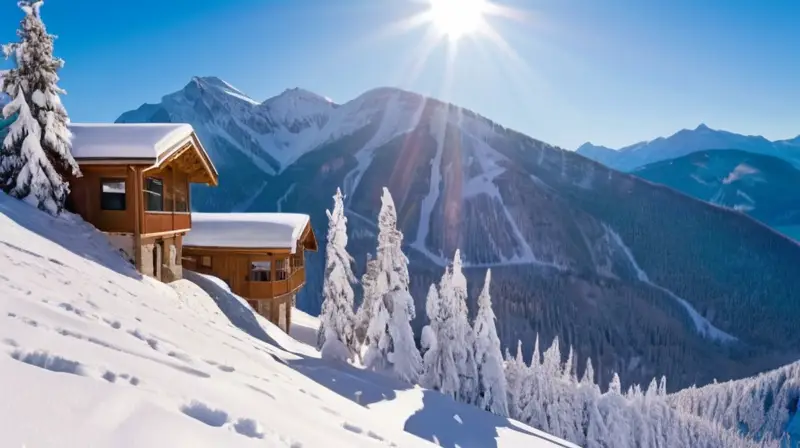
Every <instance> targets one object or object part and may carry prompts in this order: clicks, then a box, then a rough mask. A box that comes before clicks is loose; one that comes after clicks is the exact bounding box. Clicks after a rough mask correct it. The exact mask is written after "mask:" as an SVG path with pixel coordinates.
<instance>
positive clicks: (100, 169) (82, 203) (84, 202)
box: [67, 165, 136, 233]
mask: <svg viewBox="0 0 800 448" xmlns="http://www.w3.org/2000/svg"><path fill="white" fill-rule="evenodd" d="M81 171H82V172H83V177H79V178H72V179H70V190H71V192H70V195H69V198H68V200H67V208H68V209H69V210H71V211H73V212H75V213H77V214H78V215H80V216H81V217H83V219H84V220H86V221H87V222H89V223H91V224H92V225H94V226H95V227H97V228H98V229H100V230H102V231H104V232H115V233H134V232H135V230H136V229H135V223H136V208H135V204H134V194H135V192H136V171H135V170H134V169H132V168H129V166H119V165H117V166H114V165H110V166H101V165H91V166H82V167H81ZM105 179H108V180H113V179H119V180H124V181H125V206H126V208H125V210H120V211H115V210H102V208H101V206H100V198H101V194H102V181H103V180H105Z"/></svg>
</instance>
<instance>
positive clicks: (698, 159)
mask: <svg viewBox="0 0 800 448" xmlns="http://www.w3.org/2000/svg"><path fill="white" fill-rule="evenodd" d="M631 173H632V174H635V175H636V176H639V177H641V178H643V179H647V180H649V181H651V182H656V183H659V184H663V185H667V186H668V187H670V188H674V189H675V190H678V191H680V192H682V193H685V194H688V195H690V196H693V197H696V198H699V199H702V200H704V201H707V202H710V203H712V204H716V205H720V206H722V207H728V208H732V209H734V210H737V211H740V212H742V213H746V214H748V215H750V216H752V217H753V218H755V219H758V220H759V221H761V222H763V223H765V224H767V225H769V226H771V227H774V228H784V227H790V226H800V188H799V187H800V169H797V168H796V167H794V166H793V165H792V164H790V163H788V162H786V161H784V160H782V159H778V158H776V157H772V156H764V155H760V154H754V153H750V152H745V151H737V150H720V151H700V152H696V153H692V154H689V155H688V156H684V157H679V158H677V159H672V160H666V161H663V162H657V163H653V164H650V165H646V166H644V167H641V168H638V169H636V170H634V171H632V172H631Z"/></svg>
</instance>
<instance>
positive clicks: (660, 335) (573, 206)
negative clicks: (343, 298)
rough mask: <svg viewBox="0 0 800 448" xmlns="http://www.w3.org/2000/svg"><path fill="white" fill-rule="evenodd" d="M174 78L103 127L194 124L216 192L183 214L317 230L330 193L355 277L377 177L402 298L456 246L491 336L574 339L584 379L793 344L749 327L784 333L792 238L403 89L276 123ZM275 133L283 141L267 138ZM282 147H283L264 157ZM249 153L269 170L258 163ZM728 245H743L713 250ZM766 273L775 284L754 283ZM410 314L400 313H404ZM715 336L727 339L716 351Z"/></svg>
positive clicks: (773, 359)
mask: <svg viewBox="0 0 800 448" xmlns="http://www.w3.org/2000/svg"><path fill="white" fill-rule="evenodd" d="M191 84H192V83H190V85H187V88H188V89H184V90H183V91H179V92H176V93H175V94H171V95H173V96H170V95H167V96H165V98H166V100H165V101H163V102H162V103H160V104H158V105H148V106H147V107H144V106H143V107H144V108H145V109H146V110H145V111H144V112H146V113H143V112H142V111H141V110H142V108H140V109H139V110H137V111H132V112H128V113H125V114H123V115H122V116H121V117H120V119H119V120H118V121H121V122H127V121H135V120H143V121H154V120H155V121H159V120H166V121H181V122H189V123H191V124H192V125H193V126H194V127H195V129H196V130H197V132H198V135H200V137H201V140H202V141H203V142H204V145H205V146H206V148H207V149H208V150H209V152H210V154H211V156H212V159H213V160H214V161H215V164H216V165H217V167H218V169H219V170H220V180H221V182H220V186H219V187H218V188H216V189H211V188H193V191H192V206H193V208H194V209H196V210H198V211H216V212H225V211H231V210H237V211H254V212H255V211H276V210H281V211H285V212H305V213H309V214H310V215H311V218H312V224H313V225H314V228H315V232H316V233H317V234H318V235H320V236H321V238H322V239H324V229H325V223H326V221H325V219H326V218H325V216H324V213H323V212H321V210H323V211H324V210H325V208H327V207H329V205H330V204H329V202H330V196H331V195H332V194H333V192H334V191H335V189H336V188H337V187H342V188H343V191H344V192H345V193H346V195H347V199H346V206H347V213H348V216H349V217H350V218H351V219H350V224H351V225H350V228H349V233H350V240H349V245H348V249H349V250H350V251H351V253H352V254H353V255H354V256H355V258H356V261H357V263H356V270H357V271H362V272H363V262H364V260H365V257H366V254H367V253H368V252H369V251H372V250H374V247H375V237H376V235H375V226H374V220H375V217H376V216H377V210H378V207H379V202H378V199H379V197H380V195H379V191H380V190H381V188H382V187H384V186H386V187H389V188H390V190H391V192H392V194H393V196H394V197H395V202H396V205H397V212H398V225H399V226H400V227H401V229H402V231H403V233H404V235H405V243H406V246H407V248H408V255H409V258H411V259H412V264H411V270H412V293H413V295H414V297H415V298H416V300H417V305H418V309H424V304H423V303H422V302H421V301H422V300H424V297H425V292H426V291H427V289H428V286H429V285H430V283H431V282H434V281H438V279H439V278H440V277H441V272H442V269H443V267H442V266H443V265H444V264H446V262H447V260H448V259H449V258H450V257H451V256H452V253H453V252H454V251H455V249H457V248H459V249H461V251H462V255H463V257H464V259H465V261H466V264H467V265H469V266H471V268H469V269H468V270H467V272H468V278H469V279H470V284H471V286H470V287H472V285H475V284H480V281H481V279H482V274H483V272H482V271H483V270H484V269H485V268H487V267H492V269H493V279H494V280H495V281H494V284H495V285H496V288H498V290H499V291H500V292H501V294H499V295H498V303H499V305H498V307H499V311H498V319H499V321H500V322H501V325H500V328H499V331H500V333H501V340H502V342H503V344H504V345H505V346H513V345H515V344H516V340H517V339H523V340H526V341H531V340H533V338H534V337H535V334H537V333H539V334H541V335H542V337H543V339H544V341H547V340H552V338H553V337H555V336H558V337H559V338H560V339H561V340H562V341H565V342H567V343H569V344H572V345H574V346H575V347H576V350H578V352H579V353H580V356H579V358H578V363H579V365H581V366H582V365H583V364H582V363H585V361H586V358H587V357H589V356H591V357H592V359H593V361H595V363H596V366H597V367H598V382H600V383H606V384H607V383H608V381H609V380H610V377H609V376H608V375H610V372H612V371H613V370H614V369H616V370H618V371H623V372H625V373H626V374H625V375H624V377H625V378H626V380H627V381H638V382H648V381H649V380H650V378H652V376H654V375H661V374H667V375H668V376H670V377H671V379H672V380H673V381H674V382H673V383H672V384H673V385H674V387H680V386H683V385H689V384H692V383H698V384H705V383H708V382H710V381H711V380H712V379H713V378H720V379H728V378H738V377H741V376H746V375H749V374H752V373H755V372H758V371H760V370H763V369H765V368H770V367H775V366H778V365H780V363H782V362H785V361H786V359H787V357H789V356H795V354H794V353H795V352H794V349H793V348H792V347H793V346H792V345H791V343H792V341H793V340H794V339H792V338H789V340H787V339H782V338H777V337H776V336H775V333H776V332H775V331H761V330H759V329H758V328H768V327H769V326H767V325H765V326H763V327H756V328H753V326H752V325H751V324H752V322H751V319H752V316H753V315H761V316H762V317H760V319H761V320H763V321H765V322H766V321H770V322H771V325H772V327H773V330H780V329H783V328H784V327H785V328H787V331H788V328H789V327H790V326H791V318H792V317H793V316H794V317H797V318H800V307H798V306H797V305H795V304H794V302H793V301H791V300H790V299H789V296H790V294H789V290H787V289H786V288H791V287H792V285H793V284H794V283H795V282H798V281H800V280H798V279H800V270H799V269H792V266H797V264H796V262H797V261H798V260H800V248H798V247H797V246H796V245H794V244H791V243H790V242H788V241H785V239H784V238H782V237H781V236H780V235H777V234H774V233H773V232H772V231H770V230H769V229H765V228H763V226H762V225H761V224H759V223H757V222H755V221H753V220H750V219H749V218H747V217H745V216H742V215H740V214H737V213H734V212H731V211H728V210H725V209H721V208H719V207H713V206H710V205H707V204H704V203H702V202H700V201H696V200H694V199H691V198H688V197H686V196H685V195H682V194H680V193H677V192H675V191H673V190H671V189H668V188H666V187H660V186H657V185H654V184H652V183H650V182H647V181H644V180H641V179H638V178H636V177H634V176H631V175H627V174H623V173H619V172H616V171H613V170H609V169H608V168H606V167H604V166H602V165H601V164H598V163H596V162H593V161H590V160H588V159H586V158H584V157H582V156H579V155H576V154H575V153H573V152H570V151H565V150H562V149H560V148H557V147H555V146H552V145H549V144H546V143H544V142H541V141H539V140H536V139H533V138H531V137H529V136H526V135H524V134H521V133H519V132H516V131H513V130H511V129H508V128H505V127H503V126H502V125H499V124H497V123H495V122H493V121H491V120H489V119H487V118H485V117H482V116H480V115H478V114H476V113H474V112H472V111H469V110H466V109H462V108H459V107H457V106H454V105H452V104H448V103H444V102H441V101H439V100H436V99H432V98H426V97H423V96H420V95H418V94H414V93H413V92H405V91H402V90H399V89H394V88H379V89H373V90H370V91H368V92H366V93H364V94H362V95H359V96H358V97H357V98H355V99H353V100H351V101H348V102H345V103H343V104H341V105H339V107H336V108H332V109H330V110H326V111H325V113H324V114H322V116H324V117H326V119H327V121H325V122H324V123H321V122H313V121H312V122H304V123H306V124H307V126H306V127H303V128H302V129H296V130H294V132H293V130H291V129H287V127H286V126H283V125H281V124H280V123H278V124H276V123H275V121H274V120H273V119H272V117H271V116H270V115H269V114H266V115H264V114H261V113H254V112H253V111H254V110H256V111H258V110H260V109H259V105H260V104H261V103H259V105H253V104H252V103H250V102H249V101H246V100H243V99H240V98H236V97H233V96H231V95H228V94H225V93H224V92H219V91H217V90H212V89H208V88H206V89H203V88H200V86H192V85H191ZM194 84H197V83H196V82H195V83H194ZM317 110H318V109H314V111H317ZM212 111H213V112H212ZM281 138H284V140H285V141H286V142H287V143H288V145H286V146H275V145H274V142H275V141H276V140H280V139H281ZM287 148H289V152H290V153H291V154H288V155H287V154H281V153H280V151H281V150H285V149H287ZM251 159H259V160H261V161H262V162H264V163H269V161H270V160H272V161H273V162H274V164H270V165H269V166H270V167H271V169H268V170H265V169H261V168H259V167H258V166H255V164H254V163H253V162H252V160H251ZM281 161H282V162H281ZM654 201H655V202H654ZM656 203H657V204H658V206H657V207H656V206H655V204H656ZM664 214H666V215H667V216H669V217H670V219H668V220H665V219H664V218H663V216H664ZM739 246H741V247H743V248H746V249H743V250H744V252H746V253H751V255H750V256H748V257H745V256H744V253H742V254H735V256H730V254H728V253H726V252H724V251H721V249H722V248H725V247H739ZM307 269H308V287H307V288H306V290H305V291H304V293H303V295H302V296H301V297H300V298H299V300H298V304H299V305H300V306H301V307H302V308H303V309H304V310H306V311H309V312H311V313H312V314H313V313H315V312H317V311H318V309H319V304H320V303H319V295H318V291H319V288H320V287H321V278H322V255H320V254H315V255H312V256H311V257H310V258H309V263H308V267H307ZM742 270H744V272H745V273H744V274H741V273H740V271H742ZM766 272H769V273H770V274H769V275H770V276H771V278H773V280H774V279H781V280H776V281H773V282H766V281H765V278H766V277H765V275H766ZM473 279H474V280H473ZM797 287H800V284H799V285H797ZM476 295H477V294H473V296H476ZM473 299H474V297H473ZM471 306H474V303H472V304H471ZM765 307H766V308H765ZM764 308H765V309H766V313H767V314H765V315H764V314H763V313H764V310H763V309H764ZM756 309H758V310H761V311H758V313H757V312H756ZM582 310H592V312H591V313H588V314H587V313H586V312H585V311H582ZM612 310H613V311H612ZM759 313H760V314H759ZM423 323H424V316H422V315H421V313H418V316H417V319H416V321H415V325H416V326H417V328H419V327H420V326H421V324H423ZM579 328H580V331H579V330H578V329H579ZM621 328H627V330H625V331H621V330H620V329H621ZM723 334H727V335H730V336H732V337H733V338H735V339H736V340H737V341H739V342H737V343H736V344H733V346H731V347H723V348H720V347H719V345H718V340H719V338H717V337H716V336H719V335H723ZM791 334H793V333H791ZM635 335H638V336H635ZM715 335H716V336H715ZM798 339H799V340H798V341H796V342H798V343H800V338H798ZM652 341H660V343H654V342H652ZM530 346H531V344H527V349H526V350H527V352H526V355H528V356H529V355H530V348H531V347H530ZM565 346H566V344H565ZM675 357H678V358H679V361H680V362H675V361H676V359H674V358H675Z"/></svg>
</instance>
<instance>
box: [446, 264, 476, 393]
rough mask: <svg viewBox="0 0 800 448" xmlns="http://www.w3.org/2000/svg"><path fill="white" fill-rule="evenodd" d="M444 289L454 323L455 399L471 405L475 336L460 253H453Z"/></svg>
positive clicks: (474, 364)
mask: <svg viewBox="0 0 800 448" xmlns="http://www.w3.org/2000/svg"><path fill="white" fill-rule="evenodd" d="M450 272H451V275H450V277H449V285H448V287H447V288H446V290H442V289H441V288H440V292H441V294H443V295H447V298H446V299H445V302H450V303H452V304H453V305H452V306H453V307H454V321H455V343H456V344H455V346H454V347H453V353H454V355H455V360H456V366H457V368H458V376H459V389H460V390H459V400H460V401H462V402H464V403H471V404H473V403H475V402H476V399H477V396H478V365H477V363H476V362H475V337H474V333H473V331H472V327H471V326H470V324H469V310H468V309H467V278H466V277H465V276H464V272H463V271H462V264H461V251H460V250H456V253H455V257H454V258H453V266H452V269H451V271H450Z"/></svg>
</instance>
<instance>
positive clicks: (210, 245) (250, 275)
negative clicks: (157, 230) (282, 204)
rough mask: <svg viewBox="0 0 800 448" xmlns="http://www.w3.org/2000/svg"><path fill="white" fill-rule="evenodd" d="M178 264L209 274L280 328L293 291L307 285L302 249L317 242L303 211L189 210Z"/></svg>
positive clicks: (288, 321)
mask: <svg viewBox="0 0 800 448" xmlns="http://www.w3.org/2000/svg"><path fill="white" fill-rule="evenodd" d="M192 224H193V227H192V231H191V232H190V233H189V234H188V235H187V236H186V237H185V239H184V241H183V267H184V268H185V269H190V270H192V271H196V272H199V273H202V274H208V275H213V276H215V277H218V278H220V279H222V280H223V281H224V282H225V283H227V284H228V286H229V287H230V289H231V291H232V292H233V293H234V294H237V295H239V296H241V297H243V298H245V299H246V300H247V301H248V303H249V304H250V306H251V307H252V308H253V309H254V310H255V311H256V312H258V313H259V314H261V315H262V316H264V317H266V318H267V319H269V320H270V321H272V322H273V323H275V324H276V325H278V326H279V327H280V328H282V329H283V330H284V331H287V332H288V330H289V327H290V325H291V321H292V316H291V312H292V305H293V303H294V299H295V295H296V294H297V292H298V291H299V290H300V289H301V288H302V287H303V286H304V285H305V283H306V272H305V251H307V250H310V251H316V250H317V240H316V238H315V236H314V231H313V230H312V228H311V223H310V220H309V217H308V215H301V214H290V213H193V214H192Z"/></svg>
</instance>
